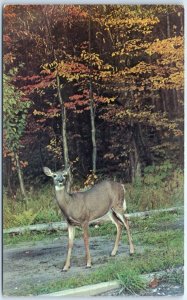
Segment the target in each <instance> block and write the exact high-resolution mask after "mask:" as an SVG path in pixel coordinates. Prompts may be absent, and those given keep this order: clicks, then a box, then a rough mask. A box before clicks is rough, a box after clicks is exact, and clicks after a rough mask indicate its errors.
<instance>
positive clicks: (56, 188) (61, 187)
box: [55, 185, 64, 192]
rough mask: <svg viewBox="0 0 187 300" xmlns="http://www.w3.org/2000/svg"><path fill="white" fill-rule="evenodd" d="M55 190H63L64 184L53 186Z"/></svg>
mask: <svg viewBox="0 0 187 300" xmlns="http://www.w3.org/2000/svg"><path fill="white" fill-rule="evenodd" d="M55 190H56V191H57V192H58V191H63V190H64V186H63V185H62V186H55Z"/></svg>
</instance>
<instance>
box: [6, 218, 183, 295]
mask: <svg viewBox="0 0 187 300" xmlns="http://www.w3.org/2000/svg"><path fill="white" fill-rule="evenodd" d="M177 224H178V225H176V226H177V227H179V228H181V225H182V223H181V222H178V223H177ZM171 226H173V224H171ZM113 244H114V241H113V239H111V238H110V237H109V236H104V237H92V238H90V250H91V255H92V258H93V267H92V268H91V269H86V268H85V257H84V255H85V251H84V244H83V240H82V238H81V239H79V238H77V239H75V244H74V248H73V253H72V267H71V270H70V271H69V272H65V273H64V272H61V270H62V267H63V264H64V261H65V255H66V247H67V237H66V236H61V237H60V238H58V239H57V238H54V239H51V240H45V241H40V242H37V243H36V242H35V245H32V244H31V243H30V245H29V243H27V244H22V245H17V246H11V247H10V246H8V247H7V246H5V247H4V251H3V294H4V295H15V294H18V292H19V294H20V295H24V293H25V291H26V290H28V289H29V288H30V287H31V286H35V285H37V284H38V283H40V284H41V283H47V282H49V281H54V280H55V281H57V280H58V279H59V280H63V279H65V278H71V277H72V276H76V275H79V274H80V272H84V274H85V273H90V272H92V271H93V270H96V269H98V268H100V267H102V266H103V265H104V264H106V263H107V262H108V261H109V260H114V259H115V258H112V257H110V256H109V254H110V252H111V250H112V247H113ZM142 252H144V248H143V247H136V253H142ZM128 255H129V247H128V245H127V244H124V243H121V245H120V247H119V253H118V257H120V256H121V257H124V256H128Z"/></svg>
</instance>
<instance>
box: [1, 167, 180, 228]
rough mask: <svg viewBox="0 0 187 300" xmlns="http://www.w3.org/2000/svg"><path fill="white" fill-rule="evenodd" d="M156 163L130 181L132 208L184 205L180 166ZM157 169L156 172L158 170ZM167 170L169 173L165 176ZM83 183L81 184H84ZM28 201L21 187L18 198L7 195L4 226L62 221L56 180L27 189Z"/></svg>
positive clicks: (127, 186) (128, 200) (4, 204)
mask: <svg viewBox="0 0 187 300" xmlns="http://www.w3.org/2000/svg"><path fill="white" fill-rule="evenodd" d="M161 171H162V172H161V173H159V174H160V175H159V176H158V175H157V173H158V170H156V171H155V170H154V167H152V169H150V170H149V172H150V173H146V175H145V176H144V178H139V179H138V180H136V181H135V182H134V183H133V184H126V190H127V193H126V201H127V209H128V212H136V211H144V210H150V209H158V208H167V207H171V206H180V205H183V199H184V195H183V194H184V193H183V190H184V183H183V173H182V171H180V170H176V171H172V173H169V172H168V173H167V172H165V173H164V171H163V170H162V168H161ZM154 172H156V174H155V173H154ZM163 174H164V176H165V178H164V180H163ZM80 186H81V184H80ZM27 198H28V199H27V204H26V203H25V202H24V201H22V200H21V197H20V194H19V191H18V192H17V194H16V195H15V198H14V199H11V198H8V197H7V194H6V191H4V195H3V228H11V227H15V226H24V225H31V224H39V223H49V222H55V221H61V220H62V216H61V213H60V210H59V209H58V206H57V204H56V202H55V201H54V199H55V194H54V190H53V186H52V184H50V185H43V186H41V187H40V188H38V189H37V188H36V189H34V190H32V191H29V192H27Z"/></svg>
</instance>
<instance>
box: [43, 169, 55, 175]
mask: <svg viewBox="0 0 187 300" xmlns="http://www.w3.org/2000/svg"><path fill="white" fill-rule="evenodd" d="M43 171H44V173H45V175H47V176H50V177H53V172H52V171H51V170H50V169H49V168H47V167H43Z"/></svg>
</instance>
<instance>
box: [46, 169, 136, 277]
mask: <svg viewBox="0 0 187 300" xmlns="http://www.w3.org/2000/svg"><path fill="white" fill-rule="evenodd" d="M43 171H44V173H45V175H47V176H50V177H52V178H53V181H54V186H55V193H56V200H57V203H58V205H59V208H60V209H61V211H62V214H63V215H64V217H65V219H66V221H67V224H68V236H69V239H68V251H67V258H66V262H65V265H64V268H63V271H67V270H68V269H69V268H70V258H71V252H72V247H73V240H74V236H75V226H81V227H82V229H83V237H84V244H85V250H86V266H87V268H90V267H91V256H90V250H89V235H88V226H89V223H90V222H91V221H93V220H95V219H98V218H101V217H103V216H104V215H106V214H108V215H109V217H110V218H111V220H112V222H113V223H114V224H115V225H116V227H117V235H116V240H115V244H114V248H113V250H112V252H111V256H115V255H116V252H117V250H118V245H119V241H120V237H121V232H122V227H123V225H124V226H125V228H126V230H127V236H128V241H129V245H130V254H133V253H134V245H133V242H132V238H131V235H130V230H129V224H128V219H127V217H126V216H125V215H124V213H125V211H126V201H125V188H124V185H123V184H121V183H117V182H112V181H108V180H104V181H102V182H101V183H98V184H96V185H95V186H94V187H92V188H91V189H90V190H88V191H85V192H77V193H72V194H70V193H68V192H67V191H66V181H67V178H68V173H69V172H68V170H64V171H57V172H52V171H51V170H50V169H49V168H47V167H44V168H43Z"/></svg>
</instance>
